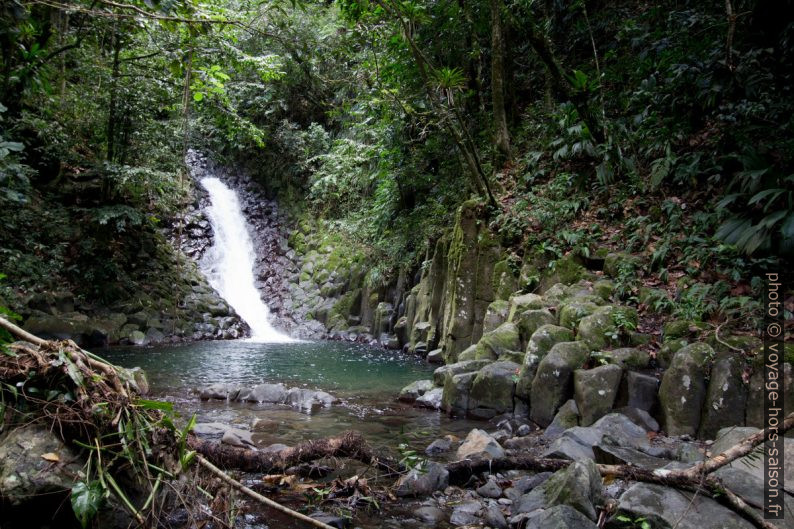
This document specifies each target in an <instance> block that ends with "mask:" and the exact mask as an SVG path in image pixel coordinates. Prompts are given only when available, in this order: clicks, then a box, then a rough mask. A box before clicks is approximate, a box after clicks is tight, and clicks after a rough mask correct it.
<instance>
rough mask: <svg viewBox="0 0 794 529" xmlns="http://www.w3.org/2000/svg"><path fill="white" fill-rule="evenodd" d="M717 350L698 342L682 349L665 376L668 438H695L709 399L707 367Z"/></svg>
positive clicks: (664, 413) (662, 394)
mask: <svg viewBox="0 0 794 529" xmlns="http://www.w3.org/2000/svg"><path fill="white" fill-rule="evenodd" d="M713 354H714V350H713V349H712V348H711V347H709V346H708V345H707V344H704V343H694V344H691V345H688V346H686V347H684V348H683V349H681V350H679V351H678V352H677V353H676V354H675V356H674V357H673V361H672V362H671V364H670V367H669V368H668V369H667V371H665V373H664V376H663V377H662V384H661V386H660V387H659V403H660V406H661V411H662V421H663V423H664V428H665V431H666V432H667V433H668V435H692V436H694V435H695V434H696V433H697V431H698V427H699V426H700V417H701V410H702V408H703V402H704V401H705V400H706V382H705V380H704V377H705V374H706V364H707V362H708V359H709V358H710V357H711V356H712V355H713Z"/></svg>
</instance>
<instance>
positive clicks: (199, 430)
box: [193, 422, 229, 436]
mask: <svg viewBox="0 0 794 529" xmlns="http://www.w3.org/2000/svg"><path fill="white" fill-rule="evenodd" d="M228 429H229V426H228V425H226V424H223V423H220V422H200V423H198V424H196V425H195V426H194V427H193V433H195V434H196V435H208V436H215V435H218V436H220V435H223V433H224V432H225V431H226V430H228Z"/></svg>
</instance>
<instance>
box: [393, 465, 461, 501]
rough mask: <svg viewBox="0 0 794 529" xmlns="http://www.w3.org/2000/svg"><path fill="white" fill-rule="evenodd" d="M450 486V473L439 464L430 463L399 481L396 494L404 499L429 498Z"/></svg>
mask: <svg viewBox="0 0 794 529" xmlns="http://www.w3.org/2000/svg"><path fill="white" fill-rule="evenodd" d="M448 485H449V472H447V469H446V467H444V465H441V464H439V463H435V462H432V461H431V462H428V463H426V464H425V465H424V466H423V467H422V468H420V469H413V470H411V471H410V472H408V473H407V474H405V475H404V476H401V477H400V479H399V480H398V481H397V485H396V494H397V496H399V497H401V498H404V497H419V496H428V495H430V494H432V493H433V492H435V491H437V490H444V489H445V488H447V486H448Z"/></svg>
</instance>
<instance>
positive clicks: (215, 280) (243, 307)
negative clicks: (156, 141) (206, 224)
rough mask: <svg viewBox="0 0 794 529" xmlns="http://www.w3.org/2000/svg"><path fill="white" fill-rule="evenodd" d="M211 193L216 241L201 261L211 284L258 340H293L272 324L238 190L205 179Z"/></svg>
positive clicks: (211, 219)
mask: <svg viewBox="0 0 794 529" xmlns="http://www.w3.org/2000/svg"><path fill="white" fill-rule="evenodd" d="M201 185H202V186H204V188H205V189H206V190H207V192H208V193H209V195H210V202H211V205H210V207H209V208H207V216H208V217H209V221H210V224H211V225H212V232H213V235H214V242H213V245H212V248H210V249H209V250H208V251H207V253H206V254H205V255H204V258H203V259H202V260H201V271H202V272H203V273H204V275H205V276H206V277H207V280H208V281H209V283H210V285H212V288H214V289H215V290H216V291H217V292H218V293H219V294H220V295H221V296H222V297H223V299H225V300H226V302H227V303H229V305H231V306H232V307H233V308H234V310H236V311H237V314H239V315H240V317H241V318H242V319H243V320H245V322H246V323H247V324H248V326H249V327H251V339H252V340H255V341H258V342H292V341H295V340H293V339H292V338H290V337H289V336H287V335H285V334H282V333H280V332H279V331H277V330H276V329H275V328H274V327H273V326H272V325H271V324H270V321H269V319H270V311H269V310H268V308H267V305H265V303H264V302H263V301H262V298H261V297H260V296H259V291H258V290H257V289H256V286H255V283H254V271H253V270H254V260H255V258H256V253H254V245H253V243H252V242H251V235H250V234H249V231H248V225H247V223H246V221H245V217H243V212H242V208H241V207H240V200H239V199H238V198H237V193H235V192H234V191H233V190H232V189H230V188H229V187H228V186H227V185H226V184H224V183H223V182H221V181H220V180H219V179H217V178H215V177H207V178H203V179H202V180H201Z"/></svg>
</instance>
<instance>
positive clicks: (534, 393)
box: [530, 342, 590, 426]
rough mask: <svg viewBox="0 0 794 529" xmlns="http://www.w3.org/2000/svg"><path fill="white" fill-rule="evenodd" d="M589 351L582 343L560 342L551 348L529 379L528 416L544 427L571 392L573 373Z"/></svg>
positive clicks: (582, 362)
mask: <svg viewBox="0 0 794 529" xmlns="http://www.w3.org/2000/svg"><path fill="white" fill-rule="evenodd" d="M589 353H590V350H589V348H588V347H587V346H586V345H585V344H584V343H582V342H562V343H558V344H556V345H555V346H554V347H552V348H551V351H549V354H548V355H546V356H545V357H544V358H543V359H542V360H541V361H540V364H539V365H538V371H537V374H536V375H535V379H534V380H533V381H532V390H531V397H530V402H531V406H532V407H531V411H530V418H531V419H532V420H533V421H535V422H536V423H538V424H539V425H541V426H548V425H549V423H551V421H552V419H553V418H554V414H555V413H557V410H558V409H559V407H560V406H562V404H563V403H564V402H565V401H566V400H568V399H569V398H570V397H571V396H572V395H573V387H572V386H573V381H572V379H573V372H574V371H575V370H576V369H578V368H580V367H581V366H582V365H583V364H584V362H585V360H586V359H587V357H588V355H589Z"/></svg>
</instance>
